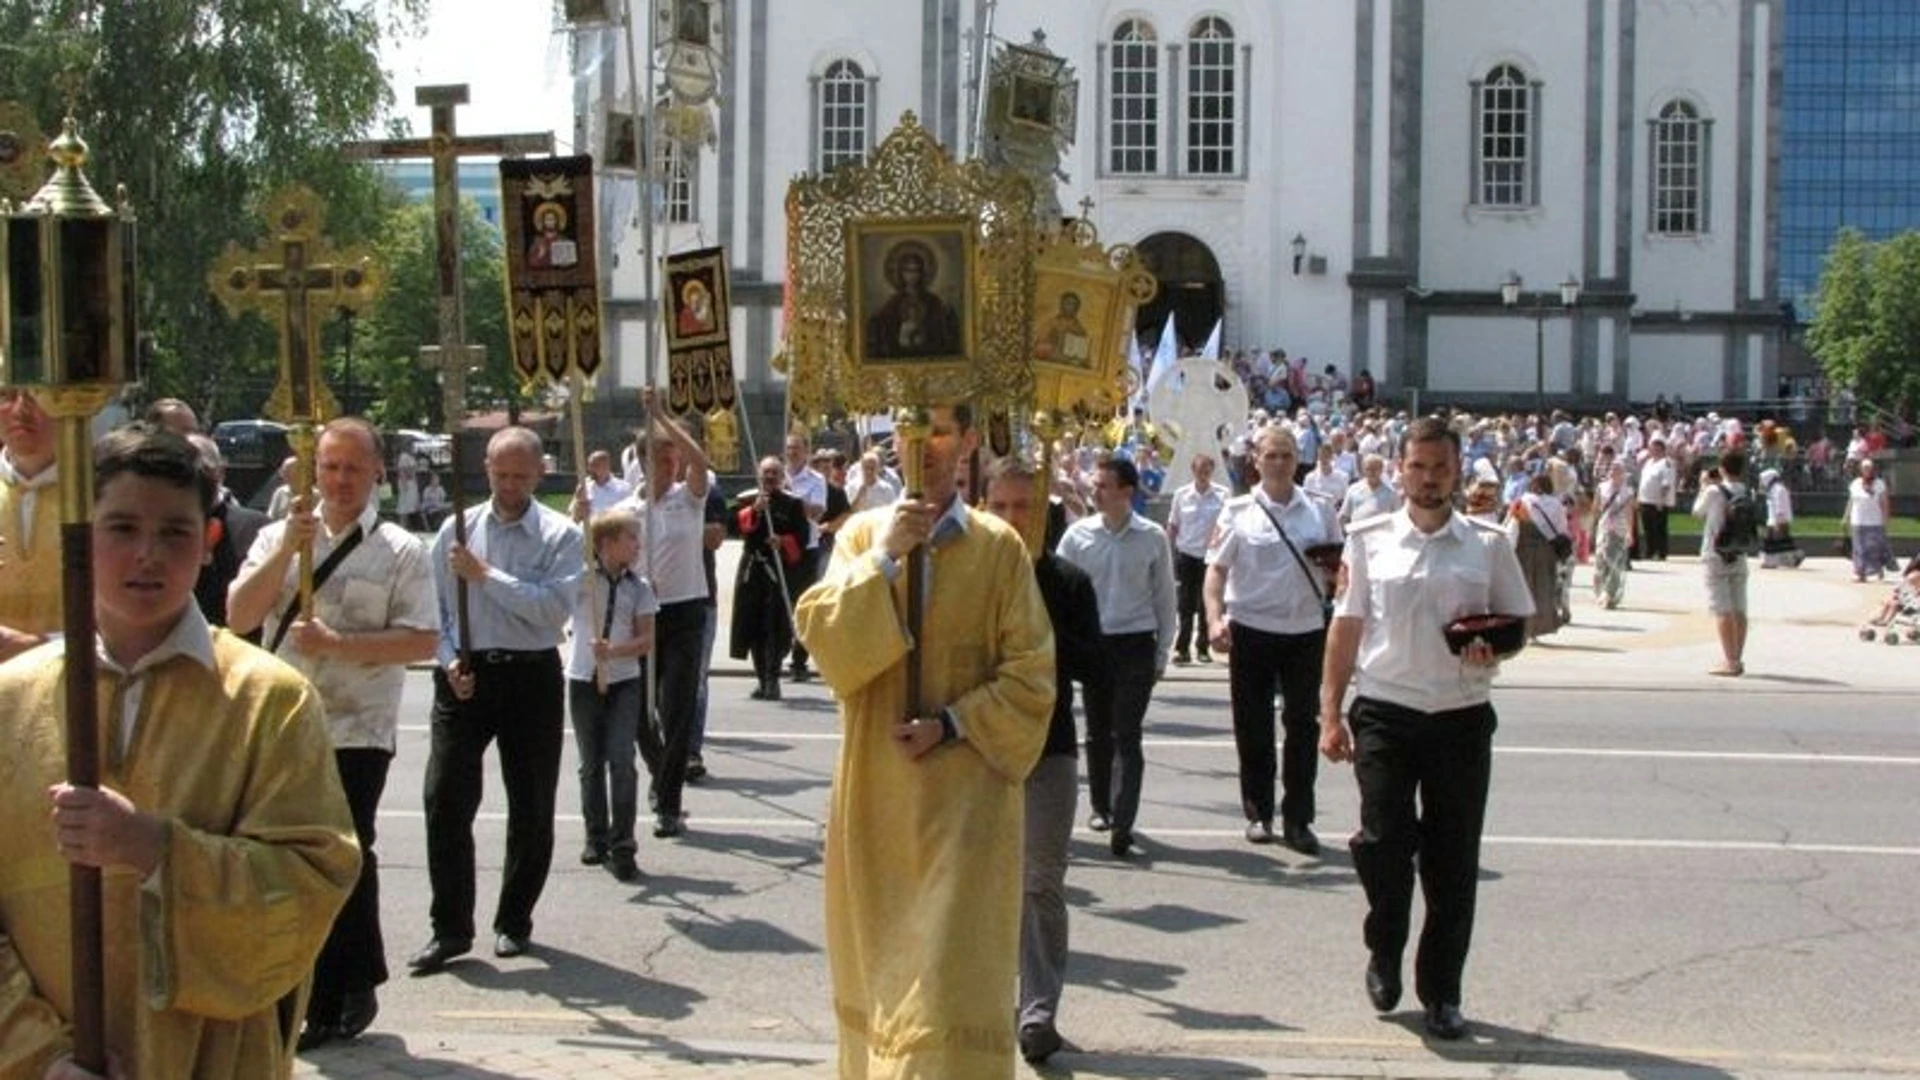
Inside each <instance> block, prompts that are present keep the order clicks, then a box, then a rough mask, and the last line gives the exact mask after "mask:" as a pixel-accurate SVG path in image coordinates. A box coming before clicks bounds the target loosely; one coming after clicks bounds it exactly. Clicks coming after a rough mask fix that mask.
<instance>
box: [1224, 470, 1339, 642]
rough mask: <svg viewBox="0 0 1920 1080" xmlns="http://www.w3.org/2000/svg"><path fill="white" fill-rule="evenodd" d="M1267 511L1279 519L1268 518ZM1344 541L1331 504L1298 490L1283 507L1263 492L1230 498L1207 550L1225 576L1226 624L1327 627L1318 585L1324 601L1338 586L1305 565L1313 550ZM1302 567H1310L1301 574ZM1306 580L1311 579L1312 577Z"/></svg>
mask: <svg viewBox="0 0 1920 1080" xmlns="http://www.w3.org/2000/svg"><path fill="white" fill-rule="evenodd" d="M1268 509H1271V510H1272V511H1273V517H1268V516H1267V510H1268ZM1274 518H1278V519H1279V521H1280V525H1281V527H1283V528H1285V529H1286V530H1287V535H1286V539H1285V540H1283V539H1281V536H1280V533H1279V531H1278V530H1276V529H1275V528H1274V526H1273V522H1274ZM1341 537H1342V534H1341V531H1340V522H1339V520H1338V519H1337V518H1336V517H1335V516H1334V513H1333V504H1331V503H1329V502H1328V501H1327V500H1325V499H1322V498H1320V497H1319V496H1317V495H1309V494H1308V493H1307V492H1306V491H1305V490H1303V489H1302V488H1300V487H1298V486H1296V487H1295V488H1294V489H1293V494H1292V496H1291V497H1290V498H1288V500H1287V501H1286V502H1285V503H1276V502H1274V501H1272V500H1271V499H1270V498H1268V497H1267V493H1266V490H1265V489H1264V488H1255V489H1254V491H1253V493H1252V494H1250V495H1236V496H1234V497H1233V498H1231V499H1229V500H1227V505H1226V509H1224V510H1222V511H1220V528H1219V529H1218V530H1216V535H1215V541H1216V542H1215V543H1214V545H1213V547H1212V548H1211V549H1210V550H1209V551H1208V552H1207V564H1208V565H1209V566H1218V567H1220V568H1221V569H1222V570H1224V571H1226V574H1227V589H1226V610H1227V621H1229V622H1235V623H1239V624H1240V625H1242V626H1249V627H1252V628H1253V629H1255V630H1263V631H1265V632H1267V633H1269V634H1310V633H1312V632H1314V631H1315V630H1321V629H1324V628H1325V627H1326V621H1325V619H1323V618H1322V617H1321V614H1320V598H1319V596H1316V595H1314V588H1315V587H1316V586H1318V588H1319V589H1320V595H1321V596H1325V595H1328V594H1329V592H1330V591H1331V590H1332V588H1333V583H1332V582H1330V581H1328V580H1327V577H1326V575H1325V574H1324V573H1322V572H1321V571H1320V569H1319V568H1318V567H1315V566H1314V565H1313V562H1312V561H1311V560H1309V559H1307V557H1306V556H1307V549H1308V548H1310V547H1313V546H1314V545H1316V544H1337V543H1339V542H1340V540H1341ZM1287 540H1291V541H1293V546H1294V547H1295V548H1298V549H1299V551H1300V558H1299V559H1295V558H1294V557H1293V552H1292V551H1290V550H1288V548H1287V543H1286V541H1287ZM1302 562H1305V563H1306V565H1307V567H1308V569H1306V570H1302V569H1301V566H1300V564H1301V563H1302ZM1308 574H1312V575H1313V576H1312V578H1311V579H1309V578H1308V577H1307V576H1306V575H1308Z"/></svg>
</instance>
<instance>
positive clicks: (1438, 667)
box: [1333, 508, 1533, 712]
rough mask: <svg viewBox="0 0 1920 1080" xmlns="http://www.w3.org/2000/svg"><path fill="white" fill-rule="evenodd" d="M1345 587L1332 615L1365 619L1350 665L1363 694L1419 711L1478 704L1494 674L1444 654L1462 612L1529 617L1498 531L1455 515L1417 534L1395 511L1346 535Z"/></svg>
mask: <svg viewBox="0 0 1920 1080" xmlns="http://www.w3.org/2000/svg"><path fill="white" fill-rule="evenodd" d="M1343 559H1344V561H1345V564H1346V571H1347V585H1346V590H1345V591H1344V592H1342V593H1341V594H1340V596H1339V598H1338V599H1336V600H1335V601H1334V609H1333V614H1334V617H1335V618H1358V619H1362V620H1364V626H1363V628H1362V630H1361V636H1360V652H1359V657H1358V662H1357V664H1356V665H1355V667H1356V672H1357V679H1356V683H1357V687H1358V690H1359V693H1360V694H1361V696H1363V697H1370V698H1374V699H1376V700H1379V701H1387V702H1391V703H1393V704H1395V705H1399V706H1402V707H1403V708H1408V709H1415V710H1418V711H1420V712H1445V711H1448V710H1452V709H1464V708H1466V707H1468V706H1470V705H1479V704H1483V703H1484V702H1485V701H1486V700H1487V697H1488V695H1489V693H1490V692H1491V691H1492V687H1493V674H1494V669H1493V668H1491V667H1480V666H1478V665H1473V664H1466V663H1463V662H1461V660H1460V658H1459V657H1457V656H1455V655H1453V653H1452V652H1450V651H1449V650H1448V649H1447V638H1446V632H1445V630H1446V625H1447V624H1448V623H1450V622H1452V621H1453V620H1455V619H1458V618H1461V617H1463V616H1467V615H1485V614H1497V615H1519V616H1527V615H1531V614H1533V595H1532V594H1531V593H1530V592H1528V590H1527V579H1526V577H1525V576H1524V575H1523V574H1522V573H1521V572H1520V560H1518V559H1516V558H1514V555H1513V545H1512V544H1511V543H1510V542H1508V540H1507V535H1506V533H1505V532H1504V531H1502V530H1501V528H1500V526H1498V525H1493V524H1487V523H1484V522H1479V521H1474V520H1471V519H1468V518H1464V517H1461V516H1460V515H1459V514H1454V515H1452V516H1451V517H1449V518H1448V519H1447V523H1446V524H1445V525H1443V526H1441V527H1440V529H1438V530H1437V531H1435V532H1432V533H1423V532H1421V531H1420V530H1419V529H1418V528H1417V527H1415V525H1414V524H1413V519H1412V518H1410V517H1408V516H1407V511H1406V510H1405V509H1404V508H1403V509H1401V510H1398V511H1395V512H1394V513H1392V514H1389V515H1387V516H1386V517H1381V518H1375V519H1373V520H1372V521H1369V522H1367V523H1365V524H1363V525H1360V526H1357V527H1355V528H1354V529H1353V531H1352V532H1350V533H1348V534H1347V550H1346V553H1345V554H1344V556H1343Z"/></svg>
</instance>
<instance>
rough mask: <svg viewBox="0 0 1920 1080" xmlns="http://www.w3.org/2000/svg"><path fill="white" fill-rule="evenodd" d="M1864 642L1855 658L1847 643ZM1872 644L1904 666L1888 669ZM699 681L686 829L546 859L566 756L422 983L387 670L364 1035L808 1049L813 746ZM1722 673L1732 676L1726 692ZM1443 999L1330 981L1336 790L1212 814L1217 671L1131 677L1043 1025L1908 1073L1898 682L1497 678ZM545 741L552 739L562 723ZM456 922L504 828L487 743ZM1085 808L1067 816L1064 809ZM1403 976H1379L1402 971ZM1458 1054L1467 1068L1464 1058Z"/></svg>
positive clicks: (1911, 878) (816, 709)
mask: <svg viewBox="0 0 1920 1080" xmlns="http://www.w3.org/2000/svg"><path fill="white" fill-rule="evenodd" d="M1860 655H1861V657H1862V662H1868V663H1887V662H1890V660H1881V659H1879V658H1878V656H1877V654H1870V653H1864V652H1863V653H1861V654H1860ZM1902 660H1904V656H1903V657H1902ZM750 685H751V684H750V683H749V682H748V681H747V680H745V679H741V678H724V677H723V678H716V679H715V680H714V683H713V694H714V706H713V715H712V721H711V734H710V736H709V748H708V751H707V755H706V757H707V763H708V766H709V768H710V769H711V770H712V773H713V775H712V777H711V779H710V780H708V781H707V782H706V783H705V784H704V785H702V786H701V787H700V788H698V789H696V790H695V791H693V792H691V793H690V794H689V796H688V798H687V807H688V810H689V811H690V813H691V815H692V819H691V821H690V830H689V832H688V834H687V836H686V837H684V838H682V839H680V840H676V841H664V842H663V841H656V840H653V839H652V838H651V837H650V836H649V837H646V838H644V839H643V840H642V843H641V850H640V862H641V867H642V870H643V871H644V873H645V875H646V877H645V878H644V880H643V881H642V882H640V883H639V884H637V885H634V886H624V885H621V884H619V883H617V882H615V881H614V880H613V879H612V878H611V877H610V876H609V875H607V874H606V873H605V872H603V871H601V870H597V869H591V868H586V867H582V866H580V865H579V864H578V863H577V862H576V861H575V856H576V854H577V852H578V850H579V847H580V842H581V837H582V834H581V830H580V825H579V822H578V819H577V817H576V816H575V808H576V807H577V806H578V792H577V787H576V785H575V782H574V780H573V773H572V769H573V754H572V752H571V746H569V752H568V755H567V762H566V765H565V766H564V772H563V776H562V782H561V800H560V801H561V807H562V811H561V822H560V825H559V836H560V840H559V847H558V851H557V856H556V860H555V867H554V873H553V876H552V879H551V881H550V883H549V886H548V890H547V893H546V896H545V898H544V899H543V900H542V902H541V906H540V909H539V911H538V913H537V915H536V919H537V922H536V926H535V931H534V937H535V949H534V951H533V952H532V953H531V954H530V955H529V956H527V957H524V958H520V959H515V960H510V961H499V960H495V959H494V958H493V957H492V956H491V955H490V953H489V952H488V951H487V943H486V942H485V941H483V942H481V943H480V947H479V949H478V950H477V952H476V954H475V957H474V958H471V959H467V960H464V961H462V962H459V963H456V964H455V965H453V966H452V967H451V968H450V969H449V970H448V971H447V972H445V973H443V974H441V975H437V976H434V977H431V978H425V979H415V978H409V977H407V976H406V974H405V973H404V968H403V966H402V959H403V958H404V956H405V955H406V954H407V953H408V952H410V951H412V949H413V948H415V947H416V946H418V945H419V944H420V943H421V942H423V941H424V940H425V939H426V937H427V936H428V925H427V918H426V909H427V901H428V896H427V885H426V871H425V844H424V834H423V828H422V820H421V813H420V796H419V792H420V777H421V774H422V771H423V769H424V765H425V758H426V731H425V726H424V725H425V717H426V715H427V703H428V697H429V694H430V684H429V682H428V679H427V677H426V676H425V675H423V674H420V673H415V674H413V675H411V676H410V677H409V680H408V685H407V700H406V704H405V707H404V710H403V716H404V717H406V718H407V719H406V720H405V721H404V724H405V727H404V729H403V733H402V741H401V750H400V756H399V759H398V761H397V762H396V765H395V768H394V771H393V775H392V778H391V780H390V783H389V786H388V792H387V797H386V800H385V810H384V812H383V814H382V817H381V839H380V850H381V857H382V864H383V867H384V868H385V869H384V895H383V906H384V910H385V914H386V927H387V933H388V954H389V957H390V960H391V962H392V964H393V965H394V969H395V979H394V981H393V982H392V983H391V984H389V986H388V987H387V988H386V989H385V990H384V991H383V994H382V1000H383V1003H384V1007H385V1011H384V1012H383V1014H382V1016H381V1019H380V1023H379V1025H378V1027H379V1028H381V1029H384V1030H389V1031H406V1032H409V1033H417V1034H425V1035H431V1034H433V1033H449V1034H451V1033H487V1034H502V1033H514V1032H527V1033H539V1034H541V1035H544V1036H577V1037H581V1038H592V1037H594V1036H595V1035H603V1036H638V1035H651V1034H658V1035H662V1036H665V1037H668V1038H675V1039H703V1040H713V1039H722V1040H751V1041H754V1042H759V1043H780V1042H795V1043H806V1044H820V1043H828V1042H831V1040H832V1037H833V1031H832V1024H831V1016H830V1012H829V1006H828V997H827V992H826V956H825V953H824V939H823V933H822V925H821V923H822V920H821V912H820V905H821V900H820V887H819V880H820V873H821V865H820V843H819V836H820V832H819V823H820V821H821V819H822V817H823V814H824V808H825V805H826V798H827V792H828V785H829V784H830V782H831V775H832V769H833V761H834V754H835V752H836V749H837V740H838V738H839V734H838V729H837V722H836V717H835V713H834V710H833V706H832V703H831V701H830V699H829V698H828V696H827V694H826V692H825V690H824V689H823V688H821V687H820V686H819V685H818V684H817V683H816V684H812V685H809V686H805V687H799V688H790V690H789V696H788V699H787V700H786V701H785V702H782V703H777V704H767V703H761V702H754V701H749V700H747V698H746V693H747V690H748V688H749V686H750ZM1749 689H1750V688H1749ZM1495 704H1496V706H1497V707H1498V709H1499V710H1500V713H1501V729H1500V733H1499V735H1498V737H1497V740H1496V746H1497V748H1498V751H1497V757H1496V760H1495V774H1494V786H1493V796H1492V806H1491V819H1490V822H1489V826H1488V834H1489V836H1488V843H1487V847H1486V852H1485V870H1484V879H1485V880H1484V884H1483V887H1482V891H1481V901H1480V902H1481V907H1480V916H1479V923H1478V933H1477V936H1476V941H1475V946H1474V953H1473V959H1472V962H1471V963H1470V966H1469V969H1468V978H1467V1000H1466V1003H1465V1004H1466V1011H1467V1014H1468V1016H1469V1017H1470V1018H1471V1019H1472V1020H1474V1021H1475V1022H1476V1024H1477V1025H1478V1029H1479V1031H1480V1033H1481V1034H1483V1035H1485V1036H1489V1037H1490V1038H1489V1039H1487V1040H1484V1041H1482V1042H1480V1043H1478V1044H1476V1045H1475V1046H1472V1047H1462V1048H1460V1049H1457V1050H1455V1049H1451V1048H1448V1049H1439V1048H1436V1047H1433V1046H1432V1045H1431V1044H1428V1045H1425V1046H1423V1044H1422V1041H1421V1040H1420V1038H1419V1036H1418V1016H1417V1013H1415V1012H1413V1011H1411V1010H1410V1009H1409V1010H1405V1011H1402V1012H1400V1013H1398V1014H1395V1015H1393V1016H1391V1017H1387V1018H1377V1017H1376V1016H1375V1015H1374V1014H1373V1012H1372V1011H1371V1009H1370V1008H1369V1007H1368V1006H1367V1003H1366V1000H1365V998H1364V995H1363V993H1362V990H1361V985H1360V982H1361V979H1360V976H1361V969H1362V966H1363V964H1364V961H1365V952H1364V949H1363V947H1362V945H1361V942H1360V918H1361V914H1362V909H1363V903H1362V898H1361V895H1360V890H1359V887H1358V885H1357V883H1356V881H1355V879H1354V875H1353V871H1352V868H1351V866H1350V864H1349V861H1348V859H1347V857H1346V854H1345V851H1344V847H1343V845H1342V844H1341V843H1340V842H1339V841H1340V840H1341V839H1343V838H1344V837H1345V835H1346V834H1347V833H1348V832H1349V831H1350V830H1351V828H1352V827H1353V824H1354V821H1355V817H1356V806H1357V800H1356V797H1355V793H1354V787H1353V781H1352V778H1351V776H1350V775H1349V774H1348V773H1347V772H1346V771H1345V770H1344V768H1336V767H1328V766H1324V765H1323V767H1322V776H1321V784H1320V797H1321V817H1320V821H1319V822H1318V823H1317V827H1318V829H1319V831H1320V834H1321V836H1322V838H1323V839H1325V840H1327V841H1330V842H1329V843H1328V844H1327V849H1326V852H1325V854H1324V855H1323V856H1322V857H1321V858H1319V859H1308V858H1304V857H1301V856H1298V855H1295V854H1293V853H1291V852H1288V851H1285V850H1283V849H1280V848H1277V847H1266V848H1255V847H1252V846H1249V845H1248V844H1246V843H1245V842H1244V841H1243V840H1242V839H1241V837H1240V830H1241V827H1242V822H1241V821H1240V815H1239V812H1238V792H1237V787H1236V780H1235V776H1236V772H1235V762H1234V756H1233V749H1232V743H1231V740H1230V737H1229V732H1228V725H1227V711H1226V687H1225V681H1224V679H1222V678H1219V677H1218V676H1216V675H1213V674H1212V673H1208V674H1207V675H1204V676H1201V677H1199V678H1192V679H1187V680H1183V681H1175V682H1169V683H1165V684H1162V687H1161V692H1160V693H1159V694H1158V695H1157V698H1156V701H1155V705H1154V708H1153V710H1152V712H1151V714H1150V716H1149V721H1148V739H1149V744H1148V762H1149V765H1148V773H1147V780H1146V799H1145V802H1144V805H1143V807H1142V810H1141V818H1140V826H1139V828H1140V833H1141V835H1142V846H1143V848H1144V854H1143V856H1141V857H1137V858H1136V859H1135V860H1133V861H1132V862H1130V863H1120V862H1117V861H1116V860H1114V859H1112V858H1111V857H1110V856H1109V855H1108V854H1107V853H1106V849H1105V844H1104V838H1103V837H1097V836H1095V834H1092V833H1087V832H1084V831H1082V832H1081V833H1079V834H1077V835H1076V837H1075V849H1074V857H1075V858H1074V864H1073V866H1072V869H1071V870H1070V872H1069V877H1068V883H1069V886H1070V888H1071V892H1072V902H1073V920H1074V921H1073V960H1072V970H1071V985H1070V987H1069V991H1068V995H1067V999H1066V1002H1065V1004H1064V1008H1063V1015H1062V1019H1061V1027H1062V1030H1063V1032H1064V1033H1065V1034H1066V1035H1067V1037H1068V1039H1069V1040H1070V1041H1072V1042H1073V1043H1076V1044H1078V1045H1080V1046H1083V1047H1089V1048H1096V1049H1099V1050H1103V1051H1133V1052H1151V1053H1154V1054H1158V1055H1163V1056H1164V1058H1165V1060H1166V1062H1167V1067H1168V1068H1169V1070H1170V1072H1169V1075H1178V1074H1179V1067H1178V1066H1179V1062H1180V1061H1181V1060H1183V1059H1184V1060H1189V1061H1194V1062H1200V1061H1214V1060H1217V1059H1219V1058H1222V1057H1228V1056H1232V1057H1271V1058H1279V1057H1285V1058H1289V1059H1311V1058H1315V1057H1325V1058H1328V1059H1375V1060H1386V1061H1393V1060H1397V1059H1402V1058H1404V1059H1405V1060H1406V1061H1407V1062H1408V1063H1409V1065H1410V1066H1412V1065H1414V1064H1415V1063H1417V1062H1419V1061H1422V1060H1425V1061H1428V1062H1431V1061H1432V1059H1433V1057H1434V1055H1435V1053H1436V1050H1438V1052H1439V1053H1441V1054H1442V1055H1443V1056H1452V1057H1456V1058H1460V1059H1464V1060H1481V1059H1484V1060H1490V1061H1521V1062H1528V1063H1532V1064H1533V1065H1536V1066H1552V1065H1583V1064H1608V1065H1611V1066H1613V1067H1615V1068H1619V1069H1623V1070H1624V1071H1625V1072H1626V1073H1627V1074H1628V1075H1635V1076H1649V1077H1651V1076H1655V1075H1658V1074H1660V1073H1661V1072H1663V1071H1665V1070H1666V1069H1668V1068H1669V1067H1671V1068H1674V1069H1680V1068H1683V1067H1691V1068H1692V1070H1693V1071H1691V1072H1689V1073H1688V1075H1689V1076H1696V1077H1697V1076H1713V1075H1716V1071H1717V1070H1721V1069H1724V1070H1727V1071H1728V1072H1729V1073H1730V1074H1731V1073H1733V1072H1738V1073H1740V1074H1741V1075H1752V1074H1753V1073H1754V1071H1756V1070H1762V1071H1769V1072H1772V1071H1780V1070H1792V1071H1794V1072H1795V1073H1799V1072H1808V1073H1823V1074H1832V1075H1848V1076H1859V1075H1866V1074H1881V1075H1906V1076H1911V1075H1920V1039H1916V1037H1915V1035H1914V1031H1913V1027H1912V1024H1913V1020H1914V1018H1915V1017H1920V984H1917V983H1916V981H1915V980H1914V979H1913V978H1912V973H1913V972H1914V971H1915V970H1920V915H1917V914H1916V912H1920V907H1916V904H1915V901H1914V894H1915V886H1916V884H1920V839H1916V838H1917V837H1920V800H1916V799H1915V797H1914V795H1915V790H1916V780H1917V779H1920V730H1916V728H1915V725H1914V723H1913V716H1914V710H1913V705H1912V700H1911V697H1910V696H1904V695H1899V694H1885V693H1870V692H1850V691H1844V690H1842V691H1836V690H1821V691H1819V692H1804V691H1791V690H1788V691H1784V692H1780V693H1773V692H1748V693H1742V694H1739V695H1732V696H1725V695H1718V694H1710V693H1697V692H1685V691H1681V690H1668V691H1651V690H1646V689H1624V690H1595V689H1511V690H1505V691H1502V692H1499V693H1497V694H1496V697H1495ZM569 738H570V736H569ZM489 784H490V786H489V790H488V797H487V802H486V805H485V808H484V809H483V812H482V819H481V821H480V823H479V825H478V827H477V832H478V839H479V852H480V858H481V867H482V870H481V882H480V895H481V897H482V902H481V908H480V910H479V911H478V912H477V916H478V920H479V925H480V926H482V927H483V928H484V927H485V926H486V925H487V923H488V920H489V918H490V916H491V913H492V908H491V902H492V901H491V898H492V890H493V889H494V888H496V887H497V882H498V877H497V874H498V869H499V864H500V858H501V847H502V843H503V838H504V833H505V822H504V813H503V811H504V803H503V795H502V794H501V790H500V787H499V784H498V782H497V772H494V771H493V770H492V768H491V766H490V770H489ZM1084 813H1085V808H1084V805H1083V807H1082V814H1083V816H1084ZM1409 978H1410V975H1409ZM1476 1055H1478V1057H1476Z"/></svg>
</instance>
